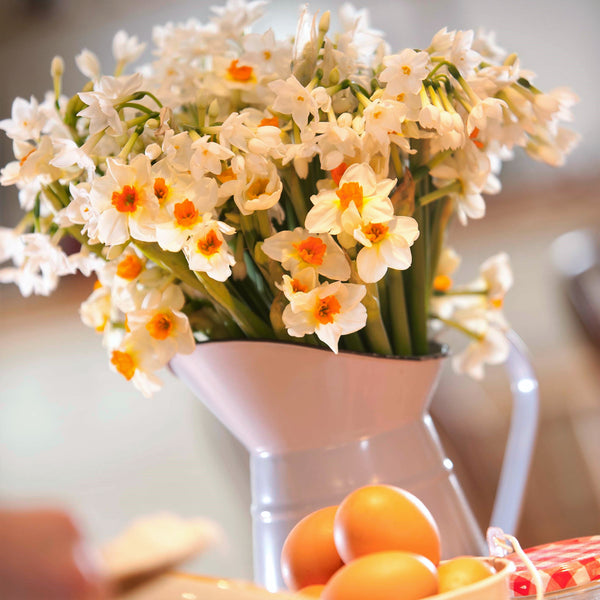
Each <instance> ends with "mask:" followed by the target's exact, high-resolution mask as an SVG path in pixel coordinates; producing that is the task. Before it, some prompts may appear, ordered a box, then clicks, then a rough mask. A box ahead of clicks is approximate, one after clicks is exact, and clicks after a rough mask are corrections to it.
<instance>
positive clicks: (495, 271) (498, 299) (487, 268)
mask: <svg viewBox="0 0 600 600" xmlns="http://www.w3.org/2000/svg"><path fill="white" fill-rule="evenodd" d="M479 273H480V274H481V278H482V279H483V280H484V282H485V285H486V288H487V295H488V297H489V299H490V300H491V302H492V304H494V305H497V304H499V305H500V306H502V301H503V299H504V296H505V294H506V292H508V290H509V289H510V288H511V287H512V285H513V281H514V278H513V273H512V269H511V267H510V258H509V256H508V254H506V252H501V253H500V254H496V255H494V256H492V257H490V258H488V259H487V260H486V261H485V262H484V263H483V264H482V265H481V267H480V268H479Z"/></svg>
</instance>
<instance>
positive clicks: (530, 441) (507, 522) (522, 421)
mask: <svg viewBox="0 0 600 600" xmlns="http://www.w3.org/2000/svg"><path fill="white" fill-rule="evenodd" d="M507 338H508V342H509V346H510V350H509V354H508V360H507V362H506V371H507V373H508V377H509V381H510V388H511V392H512V397H513V405H512V414H511V419H510V427H509V431H508V439H507V442H506V449H505V451H504V458H503V460H502V469H501V471H500V479H499V482H498V489H497V491H496V499H495V500H494V508H493V510H492V518H491V522H490V526H492V527H500V528H501V529H502V530H503V531H505V532H507V533H509V534H514V533H515V530H516V528H517V525H518V521H519V516H520V512H521V505H522V502H523V496H524V493H525V486H526V484H527V476H528V474H529V467H530V465H531V458H532V454H533V448H534V444H535V438H536V433H537V425H538V413H539V393H538V382H537V379H536V377H535V373H534V371H533V367H532V365H531V362H530V361H529V357H528V353H527V348H526V347H525V344H524V343H523V341H522V340H521V338H520V337H519V336H518V335H517V334H516V333H515V332H514V331H512V330H511V331H509V332H508V334H507Z"/></svg>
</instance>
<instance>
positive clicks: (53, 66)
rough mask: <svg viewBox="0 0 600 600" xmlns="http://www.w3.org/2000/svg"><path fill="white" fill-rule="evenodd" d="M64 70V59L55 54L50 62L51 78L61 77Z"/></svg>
mask: <svg viewBox="0 0 600 600" xmlns="http://www.w3.org/2000/svg"><path fill="white" fill-rule="evenodd" d="M64 72H65V61H64V60H63V59H62V57H61V56H55V57H54V58H53V59H52V62H51V63H50V75H52V79H56V78H59V77H62V74H63V73H64Z"/></svg>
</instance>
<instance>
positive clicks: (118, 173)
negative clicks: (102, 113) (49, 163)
mask: <svg viewBox="0 0 600 600" xmlns="http://www.w3.org/2000/svg"><path fill="white" fill-rule="evenodd" d="M106 167H107V169H106V175H104V176H103V177H100V178H97V179H96V180H94V182H93V183H92V189H91V192H90V198H91V204H92V207H93V209H94V210H95V211H97V212H98V214H99V216H98V238H99V239H100V241H101V242H102V243H104V244H106V245H108V246H114V245H117V244H123V243H125V242H126V241H127V240H128V239H129V237H130V236H131V237H132V238H134V239H136V240H140V241H143V242H153V241H155V240H156V232H155V216H156V214H157V212H158V206H159V204H158V200H157V199H156V196H155V195H154V189H153V181H152V177H151V172H150V161H149V160H148V158H147V157H146V156H145V155H144V154H138V155H137V156H136V157H135V158H134V159H133V160H132V161H131V163H130V164H128V165H127V164H124V163H123V162H121V161H120V160H118V159H114V158H109V159H107V161H106Z"/></svg>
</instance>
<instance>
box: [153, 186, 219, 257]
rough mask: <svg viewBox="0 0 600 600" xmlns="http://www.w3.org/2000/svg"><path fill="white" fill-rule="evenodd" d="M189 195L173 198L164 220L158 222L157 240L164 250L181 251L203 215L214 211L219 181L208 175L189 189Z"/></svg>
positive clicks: (165, 212)
mask: <svg viewBox="0 0 600 600" xmlns="http://www.w3.org/2000/svg"><path fill="white" fill-rule="evenodd" d="M188 191H189V192H190V193H189V194H188V196H189V197H183V198H179V199H174V200H172V201H171V202H170V203H169V204H168V205H167V206H166V207H165V211H164V220H162V221H161V222H159V223H157V224H156V241H157V242H158V244H159V245H160V247H161V248H163V250H168V251H169V252H179V251H180V250H181V249H182V248H183V246H184V244H185V243H186V242H187V240H188V239H189V238H190V237H191V236H192V235H193V234H194V232H195V230H196V226H197V225H199V224H200V223H202V215H204V214H206V213H209V214H210V213H212V211H213V209H214V208H215V206H216V204H217V200H218V196H217V182H216V181H215V180H214V179H210V178H208V177H204V178H202V180H201V181H199V182H197V183H196V185H195V186H194V188H193V189H189V190H188Z"/></svg>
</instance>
